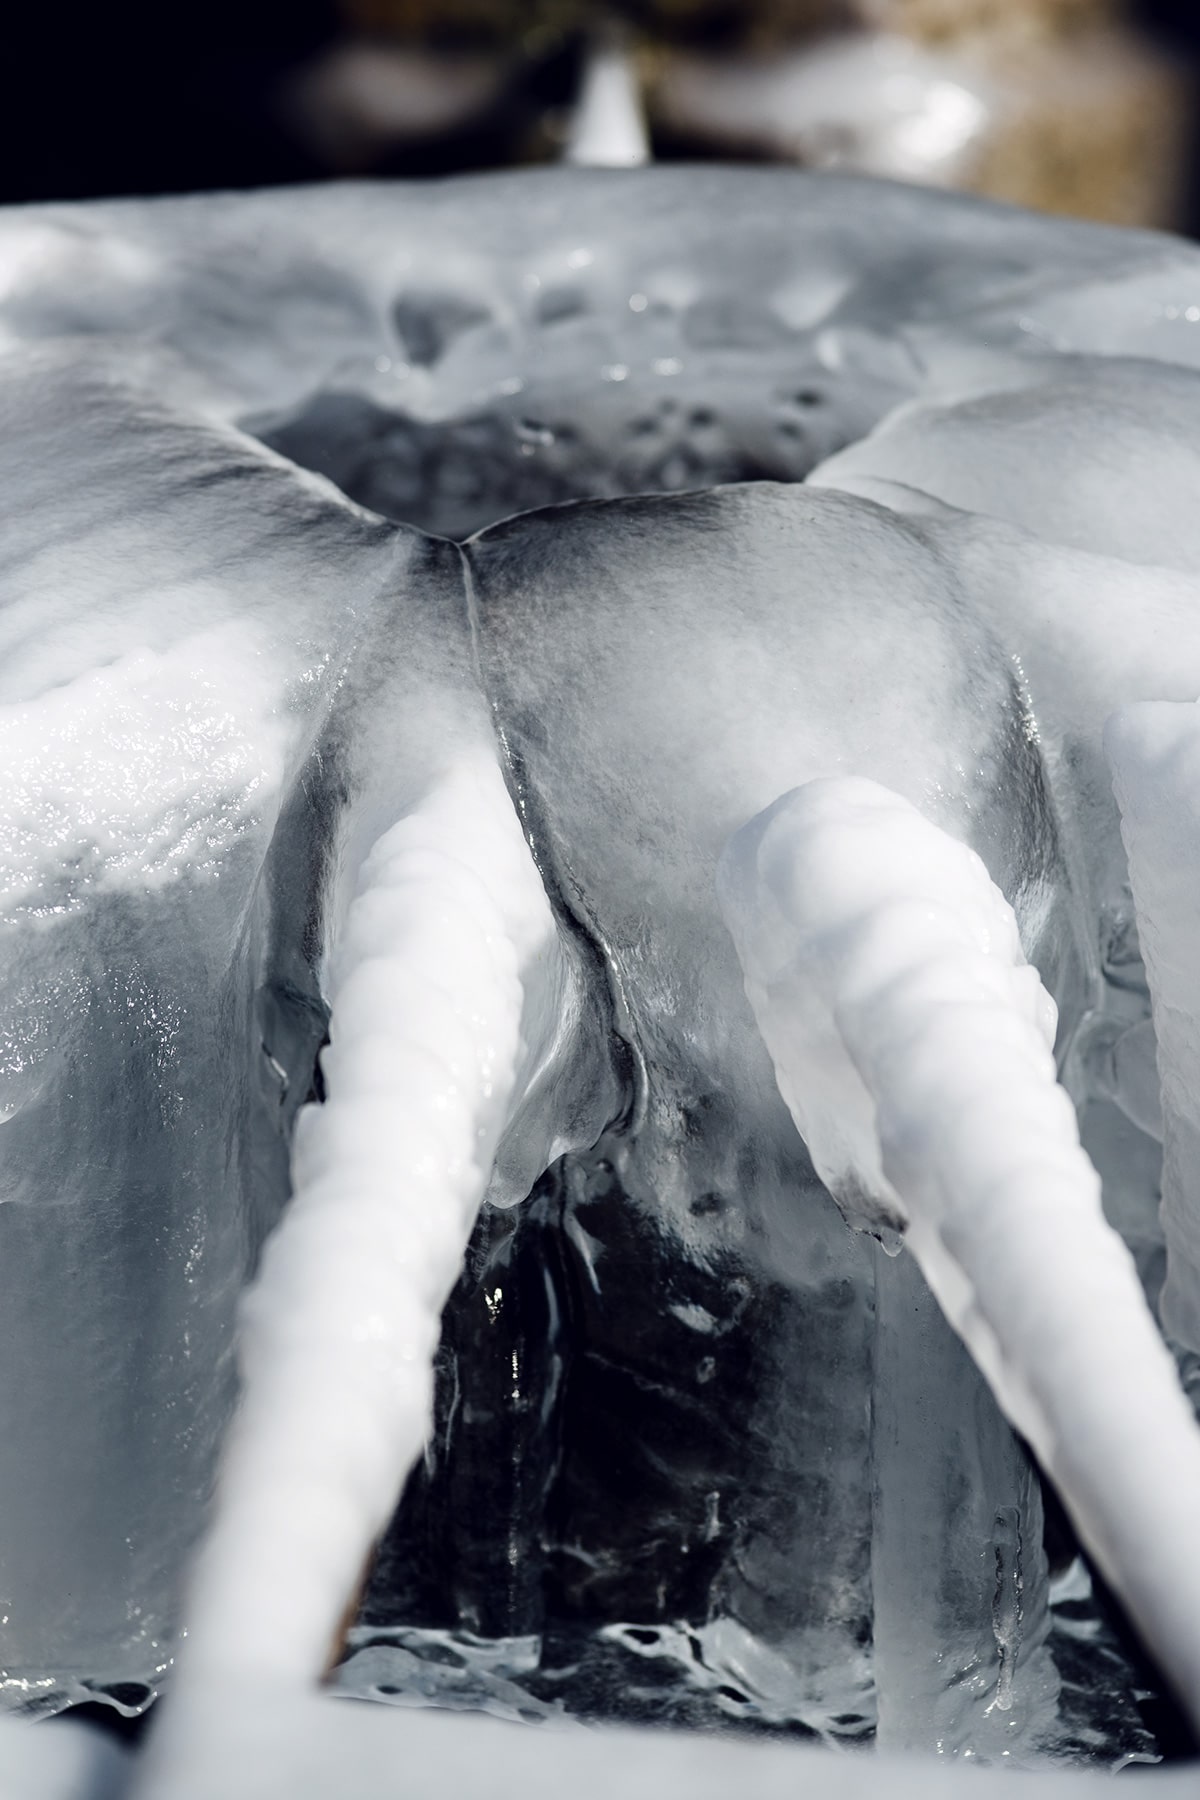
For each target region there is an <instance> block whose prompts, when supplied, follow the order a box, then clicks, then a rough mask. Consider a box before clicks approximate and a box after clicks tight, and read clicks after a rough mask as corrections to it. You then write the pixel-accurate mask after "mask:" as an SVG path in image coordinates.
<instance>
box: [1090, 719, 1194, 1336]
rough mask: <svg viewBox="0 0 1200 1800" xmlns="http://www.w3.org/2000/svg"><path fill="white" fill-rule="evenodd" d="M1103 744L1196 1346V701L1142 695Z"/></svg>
mask: <svg viewBox="0 0 1200 1800" xmlns="http://www.w3.org/2000/svg"><path fill="white" fill-rule="evenodd" d="M1104 747H1105V749H1106V751H1107V753H1108V759H1109V762H1110V764H1111V765H1112V770H1113V786H1114V789H1115V792H1116V796H1117V803H1118V805H1119V807H1120V809H1121V835H1122V837H1123V838H1124V840H1125V849H1126V853H1127V854H1128V857H1129V880H1130V885H1131V887H1132V889H1133V899H1134V905H1135V907H1136V909H1137V923H1138V939H1139V942H1140V944H1141V950H1142V956H1143V959H1144V961H1145V965H1146V976H1147V979H1148V981H1149V985H1150V995H1151V999H1152V1002H1153V1007H1154V1034H1155V1037H1156V1038H1157V1048H1158V1072H1159V1082H1160V1089H1161V1096H1162V1137H1163V1175H1162V1206H1161V1212H1160V1216H1161V1219H1162V1225H1163V1231H1164V1234H1165V1236H1166V1240H1167V1275H1166V1282H1165V1284H1164V1286H1163V1291H1162V1297H1161V1300H1160V1302H1159V1309H1160V1314H1161V1317H1162V1322H1163V1327H1164V1329H1165V1331H1166V1332H1167V1335H1168V1337H1170V1338H1173V1339H1174V1340H1175V1342H1176V1343H1177V1344H1178V1345H1180V1346H1181V1347H1182V1348H1185V1349H1187V1350H1190V1351H1193V1352H1196V1351H1200V1185H1198V1183H1200V1023H1198V1021H1200V964H1198V960H1197V958H1198V954H1200V949H1198V946H1200V932H1198V931H1197V915H1198V909H1200V891H1198V888H1197V874H1196V871H1197V868H1198V867H1200V707H1197V705H1196V704H1192V705H1186V706H1185V705H1181V704H1178V703H1172V702H1170V701H1157V702H1156V701H1143V702H1142V703H1140V704H1139V705H1135V706H1128V707H1123V708H1122V709H1121V710H1120V711H1119V712H1117V713H1116V714H1114V716H1113V717H1112V718H1111V719H1110V720H1109V723H1108V726H1107V728H1106V730H1105V734H1104Z"/></svg>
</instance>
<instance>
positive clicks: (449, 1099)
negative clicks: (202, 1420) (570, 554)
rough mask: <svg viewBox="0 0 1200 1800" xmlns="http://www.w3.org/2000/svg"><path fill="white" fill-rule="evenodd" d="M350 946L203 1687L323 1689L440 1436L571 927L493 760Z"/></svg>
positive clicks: (237, 1430)
mask: <svg viewBox="0 0 1200 1800" xmlns="http://www.w3.org/2000/svg"><path fill="white" fill-rule="evenodd" d="M356 890H357V891H356V892H355V895H354V898H353V900H352V901H351V903H350V906H349V908H348V910H347V913H346V916H345V921H344V926H343V928H342V929H341V930H340V931H339V932H338V933H337V935H336V939H335V942H334V944H333V946H332V956H331V959H330V961H331V966H330V974H329V982H328V986H329V999H330V1002H331V1007H332V1020H331V1025H330V1043H329V1047H328V1049H327V1050H326V1051H325V1053H324V1055H323V1059H322V1061H323V1070H324V1078H325V1083H326V1091H327V1097H326V1099H325V1102H324V1104H323V1105H320V1106H315V1105H314V1106H310V1107H309V1108H308V1109H307V1110H306V1111H305V1112H303V1113H302V1114H301V1115H300V1118H299V1120H298V1122H297V1127H296V1137H295V1147H294V1153H293V1180H294V1187H295V1193H294V1197H293V1199H292V1201H291V1203H290V1206H289V1208H288V1211H287V1212H286V1214H285V1216H284V1220H283V1222H282V1224H281V1226H280V1228H279V1230H278V1231H277V1233H276V1234H275V1236H274V1237H273V1239H272V1240H271V1241H270V1243H269V1244H268V1247H267V1250H266V1253H265V1257H264V1262H263V1267H262V1271H261V1274H260V1276H259V1279H258V1281H257V1283H256V1285H255V1287H254V1288H253V1289H252V1291H251V1293H250V1295H249V1298H248V1302H247V1304H246V1308H245V1322H244V1331H243V1357H242V1359H243V1377H244V1395H243V1399H242V1403H241V1407H240V1411H239V1413H238V1416H237V1419H236V1423H235V1426H234V1428H233V1431H232V1433H231V1438H230V1442H229V1446H228V1451H227V1455H226V1459H225V1464H224V1469H223V1474H222V1479H221V1482H220V1488H219V1494H218V1506H217V1514H216V1520H215V1524H214V1526H213V1530H212V1533H211V1535H210V1538H209V1540H208V1543H207V1545H206V1547H205V1549H204V1551H203V1552H202V1554H201V1558H200V1562H199V1566H198V1570H197V1575H196V1580H195V1583H194V1602H193V1612H192V1626H191V1641H190V1644H189V1647H188V1657H187V1669H188V1673H189V1674H190V1675H191V1676H192V1677H193V1678H194V1677H196V1676H197V1675H208V1676H209V1677H220V1678H222V1679H224V1680H228V1679H230V1677H231V1676H234V1675H236V1674H237V1673H239V1672H240V1673H241V1674H242V1675H244V1676H258V1677H259V1678H262V1677H264V1676H266V1677H269V1678H275V1679H285V1680H294V1681H298V1682H301V1683H303V1682H305V1681H313V1680H315V1679H316V1678H317V1677H318V1676H319V1675H320V1673H321V1670H322V1668H323V1667H324V1666H325V1664H326V1662H327V1660H328V1658H329V1656H330V1654H331V1652H332V1650H333V1649H334V1647H335V1639H336V1635H337V1628H338V1624H339V1620H340V1619H341V1618H342V1616H343V1615H344V1613H345V1610H346V1607H347V1605H348V1604H350V1603H351V1602H352V1601H353V1598H354V1595H355V1591H356V1587H357V1584H358V1581H359V1578H360V1576H361V1573H362V1569H363V1564H364V1560H365V1558H366V1557H367V1556H368V1554H369V1552H370V1549H371V1545H372V1543H373V1542H374V1540H375V1538H376V1536H377V1534H378V1533H379V1531H380V1530H381V1529H382V1527H383V1525H384V1523H385V1522H386V1519H387V1516H388V1514H389V1512H390V1510H391V1508H392V1506H393V1505H394V1504H395V1499H396V1495H397V1493H398V1491H399V1487H400V1484H401V1482H402V1481H403V1479H404V1476H405V1474H406V1473H407V1471H408V1469H409V1467H410V1465H411V1464H412V1463H413V1461H414V1460H415V1459H416V1458H417V1457H418V1456H419V1455H420V1453H421V1449H422V1446H423V1444H424V1441H425V1436H426V1432H427V1429H428V1423H429V1412H430V1403H431V1393H432V1371H431V1361H432V1356H433V1352H434V1349H435V1347H436V1343H437V1336H438V1326H439V1315H440V1312H441V1308H442V1305H443V1304H444V1302H445V1298H446V1295H447V1293H448V1292H449V1289H450V1287H451V1285H452V1283H453V1281H454V1278H455V1276H456V1274H457V1273H458V1270H459V1267H460V1265H461V1261H462V1254H463V1249H464V1246H465V1243H466V1240H467V1237H468V1234H469V1232H470V1229H471V1226H472V1224H473V1222H474V1219H475V1215H476V1212H477V1210H478V1207H479V1205H480V1203H481V1201H482V1199H483V1196H484V1193H485V1190H486V1189H487V1186H488V1181H489V1178H490V1175H491V1170H492V1162H493V1157H494V1155H495V1151H496V1148H497V1145H498V1143H499V1140H500V1136H501V1132H502V1129H503V1126H504V1123H505V1119H506V1116H507V1113H508V1110H509V1108H510V1107H511V1105H512V1103H513V1100H514V1091H515V1085H516V1081H517V1078H518V1073H519V1069H520V1064H521V1056H522V1042H521V1028H522V1012H523V999H524V992H525V988H524V982H523V977H525V976H527V975H528V972H529V970H530V968H531V966H532V965H534V964H536V963H537V962H538V960H539V959H542V960H544V959H546V958H549V957H552V956H553V954H554V943H555V933H554V925H553V919H552V916H551V913H550V908H549V905H548V903H547V901H546V897H545V893H544V891H543V889H542V886H541V882H540V880H539V878H538V876H537V873H536V870H535V869H534V867H533V864H532V862H531V860H530V858H529V854H528V851H527V849H526V847H525V843H524V839H523V838H522V836H521V832H520V827H519V825H518V823H517V820H516V817H515V814H514V813H513V811H512V809H511V806H510V804H509V801H508V797H507V795H506V793H505V790H504V785H503V782H502V779H501V777H500V773H499V770H498V768H497V766H496V764H495V761H494V760H493V759H491V758H490V757H489V756H488V754H487V753H486V752H481V753H479V754H478V756H476V757H475V758H474V759H473V760H471V761H468V762H466V763H465V764H464V763H459V764H457V765H454V766H452V767H451V768H450V769H449V771H448V772H447V773H446V774H445V775H444V776H443V777H442V778H441V779H440V780H437V781H436V782H435V783H434V785H433V786H432V787H431V788H430V790H429V791H428V792H427V793H426V794H425V796H424V797H423V798H422V800H421V801H420V802H419V803H418V804H417V805H416V806H415V808H414V809H413V810H412V811H411V812H410V813H409V814H407V816H405V817H404V818H401V819H400V820H398V821H397V822H396V823H394V824H393V825H392V826H391V827H390V828H389V829H387V830H386V831H384V832H383V833H382V835H381V836H380V837H379V838H378V839H377V841H376V842H375V844H374V845H373V847H372V848H371V850H370V851H369V853H368V855H367V856H366V858H365V860H364V862H363V864H362V867H361V870H360V873H359V876H358V880H357V883H356Z"/></svg>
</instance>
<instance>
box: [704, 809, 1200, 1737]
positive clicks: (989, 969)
mask: <svg viewBox="0 0 1200 1800" xmlns="http://www.w3.org/2000/svg"><path fill="white" fill-rule="evenodd" d="M721 892H722V900H723V905H724V909H725V915H726V918H727V920H728V922H729V925H730V929H731V931H732V932H733V934H734V937H735V940H736V942H737V944H738V950H739V955H740V957H741V961H742V965H743V968H744V969H745V972H746V988H747V994H748V996H749V998H750V1001H751V1004H752V1006H753V1007H754V1012H755V1017H756V1018H757V1019H758V1021H759V1025H760V1027H761V1029H762V1032H763V1036H764V1038H765V1040H766V1042H767V1044H768V1047H769V1048H770V1050H771V1054H772V1057H773V1060H774V1063H775V1068H776V1072H777V1075H778V1079H779V1083H780V1088H781V1091H782V1093H783V1095H784V1098H785V1099H786V1100H787V1102H788V1104H789V1107H790V1109H791V1111H792V1114H793V1117H794V1118H795V1119H796V1123H797V1126H798V1127H799V1129H800V1130H801V1132H802V1134H803V1135H804V1137H805V1140H806V1142H807V1143H808V1144H809V1147H810V1149H811V1150H812V1153H813V1157H814V1160H815V1162H816V1163H817V1167H818V1169H820V1170H822V1171H823V1170H825V1169H828V1170H829V1173H830V1178H831V1185H832V1186H834V1189H835V1191H836V1187H837V1185H838V1184H841V1185H846V1184H851V1185H855V1184H857V1185H860V1186H861V1187H862V1188H863V1189H865V1190H866V1191H867V1193H868V1194H870V1195H872V1196H873V1197H875V1198H876V1199H877V1203H878V1204H880V1205H881V1206H887V1205H888V1204H889V1203H890V1204H893V1205H895V1206H896V1207H897V1208H898V1209H903V1212H904V1214H905V1215H906V1216H907V1225H906V1242H907V1244H908V1246H909V1248H910V1249H911V1251H912V1253H913V1254H914V1255H915V1256H916V1257H917V1259H918V1261H919V1262H920V1263H921V1266H922V1268H923V1270H924V1272H925V1274H926V1277H927V1279H928V1281H929V1283H930V1286H931V1287H932V1288H933V1291H934V1293H935V1294H936V1295H937V1297H938V1300H939V1302H940V1304H941V1306H942V1309H943V1311H944V1312H945V1314H946V1316H947V1318H948V1319H949V1320H950V1322H951V1323H952V1324H953V1325H954V1327H955V1329H956V1330H957V1331H958V1332H959V1333H960V1334H961V1335H962V1337H963V1338H964V1339H965V1341H966V1342H967V1343H968V1344H969V1345H970V1347H971V1351H972V1354H973V1355H974V1356H975V1358H976V1360H977V1361H978V1362H979V1364H980V1366H981V1367H982V1368H983V1369H984V1370H985V1371H986V1373H987V1376H988V1380H989V1383H990V1385H991V1387H992V1390H993V1392H994V1393H995V1394H996V1396H997V1398H998V1399H999V1401H1000V1403H1001V1405H1002V1406H1003V1407H1004V1409H1005V1411H1006V1412H1007V1414H1008V1416H1009V1418H1010V1419H1011V1420H1012V1421H1013V1423H1014V1425H1016V1426H1017V1428H1018V1429H1019V1430H1020V1431H1021V1432H1022V1433H1023V1434H1024V1435H1025V1436H1026V1437H1027V1438H1028V1439H1029V1441H1030V1443H1031V1444H1032V1445H1033V1446H1034V1449H1035V1450H1036V1451H1037V1454H1038V1456H1039V1459H1040V1460H1041V1462H1042V1465H1043V1467H1044V1468H1046V1469H1047V1470H1048V1471H1049V1472H1050V1473H1051V1475H1052V1476H1053V1477H1054V1478H1055V1480H1056V1481H1057V1482H1058V1484H1059V1487H1060V1491H1061V1493H1062V1495H1063V1498H1064V1499H1065V1501H1066V1504H1067V1506H1068V1508H1069V1509H1070V1511H1071V1513H1072V1515H1073V1516H1074V1518H1075V1520H1076V1522H1077V1524H1078V1526H1079V1529H1080V1531H1081V1533H1082V1535H1083V1537H1084V1539H1085V1541H1086V1542H1087V1543H1088V1544H1089V1546H1090V1548H1091V1549H1092V1551H1093V1552H1094V1554H1095V1555H1096V1557H1097V1559H1098V1560H1099V1562H1100V1564H1101V1566H1102V1568H1103V1569H1104V1570H1105V1572H1106V1574H1107V1575H1108V1577H1109V1579H1110V1580H1111V1581H1112V1582H1113V1584H1114V1585H1115V1586H1116V1587H1117V1589H1118V1590H1119V1591H1120V1592H1121V1593H1122V1594H1123V1596H1124V1598H1125V1600H1126V1602H1127V1604H1128V1605H1129V1607H1130V1610H1131V1612H1132V1613H1133V1616H1134V1617H1135V1619H1137V1621H1138V1623H1139V1625H1140V1627H1141V1630H1142V1631H1143V1632H1144V1633H1145V1635H1146V1637H1147V1639H1148V1641H1149V1642H1150V1643H1151V1644H1152V1645H1153V1646H1154V1647H1155V1649H1156V1650H1157V1652H1158V1654H1159V1656H1160V1658H1161V1659H1162V1662H1163V1664H1164V1666H1165V1667H1166V1668H1167V1669H1168V1671H1169V1672H1170V1674H1171V1676H1172V1678H1173V1680H1174V1682H1175V1685H1176V1688H1177V1690H1178V1692H1179V1694H1180V1697H1181V1699H1182V1700H1183V1701H1184V1703H1185V1705H1186V1706H1187V1708H1188V1710H1189V1712H1190V1714H1191V1716H1192V1718H1193V1720H1196V1719H1197V1718H1200V1565H1198V1563H1197V1559H1196V1556H1195V1552H1194V1531H1195V1506H1196V1496H1197V1494H1200V1430H1198V1429H1197V1426H1196V1423H1195V1420H1194V1418H1193V1416H1192V1412H1191V1408H1190V1407H1189V1405H1188V1404H1187V1401H1186V1400H1185V1398H1184V1396H1183V1393H1182V1390H1181V1389H1180V1387H1179V1383H1178V1380H1177V1378H1176V1374H1175V1370H1174V1367H1173V1365H1172V1363H1171V1359H1170V1356H1169V1353H1168V1352H1167V1350H1166V1348H1165V1346H1164V1344H1163V1342H1162V1339H1161V1338H1160V1337H1159V1335H1158V1333H1157V1330H1156V1329H1155V1326H1154V1322H1153V1320H1152V1318H1151V1316H1150V1314H1149V1312H1148V1310H1147V1308H1146V1306H1145V1303H1144V1300H1143V1298H1142V1292H1141V1288H1140V1285H1139V1283H1138V1280H1137V1276H1136V1273H1135V1271H1134V1268H1133V1264H1132V1261H1131V1259H1130V1257H1129V1254H1128V1252H1127V1251H1126V1249H1125V1247H1124V1246H1123V1245H1122V1243H1121V1241H1120V1239H1119V1238H1118V1237H1117V1235H1116V1233H1115V1232H1113V1231H1112V1230H1111V1229H1110V1228H1109V1226H1108V1225H1107V1224H1106V1223H1105V1222H1104V1219H1103V1216H1102V1213H1101V1209H1100V1183H1099V1179H1098V1177H1097V1176H1096V1173H1095V1171H1094V1169H1093V1168H1092V1166H1091V1164H1090V1163H1089V1162H1088V1159H1087V1157H1086V1156H1085V1155H1084V1153H1083V1151H1082V1150H1081V1148H1080V1145H1079V1137H1078V1132H1077V1128H1076V1124H1075V1117H1074V1110H1073V1108H1072V1107H1071V1104H1070V1102H1069V1100H1068V1099H1067V1096H1066V1094H1065V1093H1064V1092H1063V1090H1062V1089H1061V1088H1060V1087H1059V1086H1058V1085H1057V1082H1056V1077H1055V1068H1054V1062H1053V1058H1052V1056H1051V1046H1052V1044H1053V1039H1054V1026H1055V1012H1054V1006H1053V1003H1052V1002H1051V1000H1050V998H1049V996H1048V995H1047V994H1046V992H1045V990H1044V989H1043V988H1042V986H1041V983H1040V982H1039V980H1038V978H1037V974H1036V972H1035V971H1034V970H1033V969H1031V968H1030V967H1029V966H1028V964H1027V963H1026V962H1025V960H1024V957H1023V955H1022V952H1021V946H1020V940H1019V936H1018V932H1017V926H1016V920H1015V918H1014V916H1013V913H1012V909H1011V908H1010V906H1009V905H1008V902H1007V901H1006V900H1005V899H1004V897H1003V895H1002V894H1001V893H1000V892H999V891H998V890H997V888H996V887H995V885H994V884H993V883H992V882H991V880H990V879H989V877H988V875H987V871H986V870H985V868H984V866H983V864H982V862H981V861H980V859H979V857H978V856H977V855H975V854H974V853H973V852H972V851H970V850H969V849H967V848H966V847H965V846H963V845H961V844H958V843H956V842H954V840H953V839H951V838H949V837H947V836H946V834H945V833H943V832H942V831H940V830H939V829H938V828H937V827H935V826H933V825H931V824H930V823H929V822H928V821H927V820H925V819H923V818H922V817H921V815H920V814H919V813H918V812H917V811H916V810H915V809H914V808H913V807H912V806H911V805H909V804H908V803H907V802H906V801H904V800H902V799H900V798H899V797H898V796H897V795H895V794H892V793H890V792H888V791H887V790H885V789H883V788H881V787H879V786H877V785H876V784H875V783H868V782H863V781H856V780H845V779H832V780H826V781H819V782H813V783H811V784H810V785H809V786H807V787H806V788H802V789H799V790H797V791H796V792H794V793H792V794H789V795H786V796H784V798H783V799H781V800H780V801H779V802H777V803H776V805H775V806H773V807H771V808H770V809H768V811H767V812H766V813H765V814H764V815H763V816H762V817H760V818H758V819H756V820H754V821H753V822H752V823H751V824H750V825H748V826H746V827H745V828H744V829H743V830H742V831H741V832H740V833H739V834H738V835H737V837H735V838H734V840H733V842H732V844H731V845H730V848H729V850H728V851H727V853H726V858H725V862H724V864H723V867H722V874H721ZM816 1083H819V1084H820V1085H819V1087H818V1088H817V1092H818V1094H819V1099H818V1101H817V1107H816V1109H812V1110H810V1105H811V1103H810V1095H811V1092H812V1089H813V1087H814V1085H815V1084H816ZM826 1119H832V1120H833V1121H834V1126H833V1129H832V1131H831V1130H830V1128H829V1126H827V1124H826ZM847 1121H849V1124H847Z"/></svg>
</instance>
